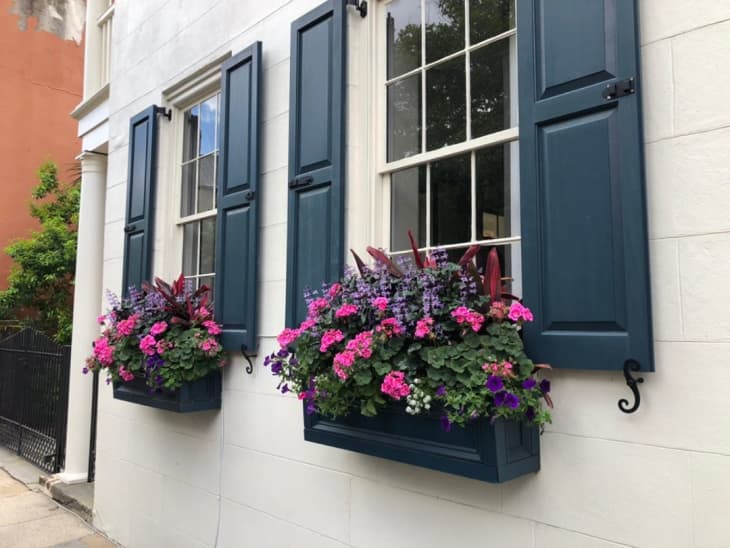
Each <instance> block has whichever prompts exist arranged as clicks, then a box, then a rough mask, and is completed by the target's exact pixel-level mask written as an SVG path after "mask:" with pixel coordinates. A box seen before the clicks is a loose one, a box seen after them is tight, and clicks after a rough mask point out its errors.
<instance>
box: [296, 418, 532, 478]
mask: <svg viewBox="0 0 730 548" xmlns="http://www.w3.org/2000/svg"><path fill="white" fill-rule="evenodd" d="M304 439H305V440H307V441H310V442H314V443H321V444H323V445H330V446H332V447H339V448H340V449H347V450H349V451H356V452H358V453H364V454H366V455H373V456H375V457H381V458H384V459H390V460H395V461H398V462H404V463H407V464H413V465H416V466H422V467H425V468H431V469H433V470H439V471H441V472H447V473H449V474H456V475H458V476H464V477H467V478H473V479H477V480H481V481H487V482H490V483H502V482H505V481H508V480H511V479H514V478H516V477H519V476H523V475H525V474H530V473H533V472H537V471H538V470H539V469H540V432H539V427H537V426H535V425H529V424H523V423H520V422H516V421H505V420H502V419H499V420H497V421H495V422H494V423H493V424H492V423H491V422H490V421H489V420H488V419H479V420H476V421H474V422H472V423H470V424H468V425H467V426H466V427H465V428H460V427H457V426H453V427H452V428H451V431H450V432H445V431H444V430H443V428H442V427H441V422H440V416H439V415H438V414H435V413H434V414H431V415H418V416H411V415H408V414H406V413H405V411H404V410H403V409H401V408H399V407H395V406H394V407H390V408H386V409H385V410H383V411H380V412H379V414H378V415H377V416H376V417H363V416H362V415H360V414H359V413H357V412H353V413H352V414H350V415H349V416H347V417H345V418H339V419H336V420H333V419H329V418H326V417H322V416H319V415H316V414H314V415H307V414H306V412H305V414H304Z"/></svg>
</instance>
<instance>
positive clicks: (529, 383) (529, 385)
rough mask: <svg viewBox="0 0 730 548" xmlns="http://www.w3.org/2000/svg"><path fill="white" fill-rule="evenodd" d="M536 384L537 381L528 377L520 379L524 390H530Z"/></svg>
mask: <svg viewBox="0 0 730 548" xmlns="http://www.w3.org/2000/svg"><path fill="white" fill-rule="evenodd" d="M536 384H537V381H536V380H535V379H533V378H532V377H530V378H527V379H525V380H524V381H522V388H524V389H525V390H532V389H533V388H535V385H536Z"/></svg>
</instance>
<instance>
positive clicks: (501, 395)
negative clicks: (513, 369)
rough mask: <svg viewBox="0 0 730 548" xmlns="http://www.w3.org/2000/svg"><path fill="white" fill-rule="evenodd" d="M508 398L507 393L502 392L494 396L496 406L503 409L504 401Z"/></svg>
mask: <svg viewBox="0 0 730 548" xmlns="http://www.w3.org/2000/svg"><path fill="white" fill-rule="evenodd" d="M506 397H507V392H505V391H504V390H502V391H501V392H497V393H496V394H495V395H494V405H496V406H497V407H502V406H503V405H504V399H505V398H506Z"/></svg>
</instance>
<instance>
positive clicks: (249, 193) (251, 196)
mask: <svg viewBox="0 0 730 548" xmlns="http://www.w3.org/2000/svg"><path fill="white" fill-rule="evenodd" d="M243 197H244V198H245V199H246V200H248V201H249V202H253V199H254V198H255V197H256V193H255V192H254V191H253V190H248V191H246V194H244V195H243Z"/></svg>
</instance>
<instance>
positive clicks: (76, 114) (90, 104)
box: [70, 83, 109, 120]
mask: <svg viewBox="0 0 730 548" xmlns="http://www.w3.org/2000/svg"><path fill="white" fill-rule="evenodd" d="M107 99H109V84H108V83H107V84H106V85H105V86H103V87H102V88H101V89H99V90H98V91H97V92H96V93H94V94H93V95H92V96H91V97H89V98H87V99H84V100H83V101H81V102H80V103H79V104H78V105H76V108H74V109H73V110H72V111H71V114H70V116H71V118H73V119H74V120H81V118H83V117H84V116H86V115H87V114H88V113H89V112H91V111H92V110H94V109H95V108H96V107H98V106H99V105H101V104H102V103H104V101H106V100H107Z"/></svg>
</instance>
